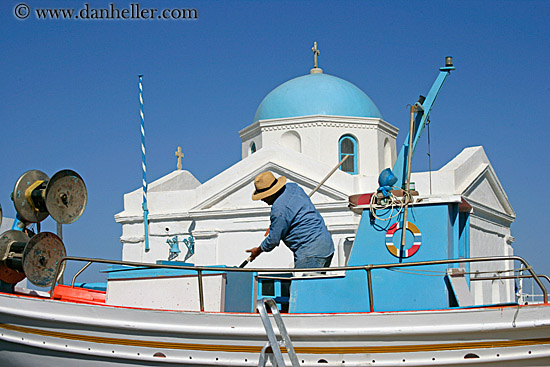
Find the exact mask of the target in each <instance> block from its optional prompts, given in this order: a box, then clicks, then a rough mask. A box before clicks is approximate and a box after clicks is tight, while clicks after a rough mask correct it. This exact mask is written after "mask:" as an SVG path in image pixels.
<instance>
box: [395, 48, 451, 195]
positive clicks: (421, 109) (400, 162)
mask: <svg viewBox="0 0 550 367" xmlns="http://www.w3.org/2000/svg"><path fill="white" fill-rule="evenodd" d="M448 59H449V58H448ZM452 70H455V68H454V67H453V66H452V58H451V59H450V64H448V65H447V66H445V67H442V68H439V75H438V76H437V78H436V79H435V81H434V83H433V85H432V87H431V88H430V91H429V92H428V95H427V96H426V99H425V100H424V102H422V103H419V102H417V103H416V106H417V107H418V113H417V114H416V118H415V121H414V127H413V131H409V134H413V135H414V139H413V145H412V149H409V134H407V137H406V138H405V142H404V143H403V146H402V147H401V150H400V151H399V155H398V156H397V160H396V161H395V164H394V166H393V173H394V174H395V175H396V176H397V183H396V186H397V187H399V188H404V187H403V185H404V184H405V179H406V177H407V157H408V154H409V150H410V151H411V154H414V151H415V149H416V145H417V143H418V140H419V139H420V135H422V131H423V130H424V126H426V122H427V121H428V118H429V116H430V112H431V110H432V107H433V105H434V103H435V99H436V98H437V95H438V94H439V91H440V90H441V87H442V86H443V83H445V79H447V76H448V75H449V74H450V73H451V71H452Z"/></svg>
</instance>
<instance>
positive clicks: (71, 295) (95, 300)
mask: <svg viewBox="0 0 550 367" xmlns="http://www.w3.org/2000/svg"><path fill="white" fill-rule="evenodd" d="M453 69H454V67H453V66H452V60H447V63H446V66H445V67H443V68H440V74H439V76H438V78H437V79H436V82H435V83H434V85H433V86H432V88H431V90H430V92H429V93H428V94H427V96H426V98H421V99H420V100H419V101H418V102H417V103H415V104H414V105H413V106H412V107H411V112H410V124H411V128H410V132H409V137H408V139H407V140H406V142H405V144H404V146H403V148H402V150H401V153H400V155H399V157H398V159H397V161H396V164H395V165H394V166H393V169H392V170H389V169H387V170H384V171H382V172H381V174H380V177H379V180H378V182H379V185H380V187H379V189H378V190H376V192H371V193H365V194H359V195H353V196H350V198H349V209H350V210H352V211H354V212H356V213H360V215H361V220H360V223H359V225H358V228H357V231H356V236H355V240H354V241H353V246H352V247H351V249H350V253H349V256H348V258H347V264H345V266H335V267H330V268H320V269H294V268H252V267H244V265H245V264H244V263H243V267H236V266H228V265H227V264H224V265H215V266H198V265H195V264H192V263H186V262H178V261H160V260H159V261H157V262H156V263H145V262H135V261H114V260H105V259H98V258H84V257H72V256H66V250H65V245H64V244H63V241H62V240H61V239H60V238H59V237H58V236H57V235H55V234H53V233H49V232H39V231H38V233H36V234H35V233H31V232H29V230H28V226H27V224H28V223H39V222H40V221H41V220H43V219H44V218H45V217H47V216H48V215H51V216H52V218H54V219H55V220H56V221H57V222H58V223H62V224H70V223H72V222H74V221H75V220H77V219H78V218H79V217H80V215H82V213H83V211H84V207H85V204H86V198H87V194H86V188H85V185H84V183H83V180H82V178H81V177H80V176H79V175H78V174H77V173H76V172H74V171H70V170H63V171H60V172H58V173H56V174H55V175H54V176H53V177H52V178H49V177H48V176H47V175H45V174H44V173H42V172H40V171H29V172H27V173H25V174H23V175H22V176H21V177H20V178H19V180H18V181H17V183H16V185H15V188H14V192H13V195H12V198H13V201H14V204H15V207H16V210H17V212H18V219H17V220H16V223H15V224H14V226H13V229H12V230H9V231H6V232H4V233H3V234H2V235H1V236H0V279H1V281H2V283H1V285H2V292H1V293H0V364H1V365H2V366H18V367H30V366H43V365H55V366H60V367H68V366H71V367H72V366H82V367H87V366H90V367H97V366H117V367H125V366H128V367H129V366H267V365H271V366H548V365H550V304H548V295H547V291H546V288H545V285H544V284H545V283H543V282H547V281H548V277H546V276H543V275H538V274H537V273H536V272H535V271H534V270H533V269H532V268H531V267H530V266H529V264H528V263H527V262H526V261H525V260H524V259H523V258H521V257H518V256H485V257H470V253H469V248H470V235H469V233H470V225H471V224H470V213H471V210H472V206H471V205H470V203H469V202H468V200H467V199H466V198H465V197H464V196H461V195H444V196H442V195H430V194H428V193H423V192H417V191H415V188H414V187H412V185H411V178H410V176H411V173H410V172H411V168H410V167H411V160H412V156H413V152H414V148H415V145H416V142H417V141H418V138H419V137H420V135H421V133H422V130H423V128H424V125H425V123H426V121H427V118H428V116H429V113H430V110H431V108H432V106H433V104H434V102H435V99H436V97H437V94H438V93H439V90H440V88H441V86H442V84H443V82H444V80H445V78H446V76H447V75H448V74H449V73H450V71H451V70H453ZM69 262H71V263H77V264H80V265H81V268H80V270H79V271H77V272H76V273H75V274H74V276H72V278H70V280H69V277H68V275H67V274H65V275H64V272H65V269H66V268H67V267H66V264H67V263H69ZM91 264H102V265H104V266H105V268H104V272H105V274H106V277H107V282H106V283H105V284H86V283H82V282H77V281H78V280H79V276H80V274H81V273H82V272H83V271H84V270H85V269H87V268H88V267H89V266H90V265H91ZM480 264H485V265H486V266H485V267H480ZM480 268H490V269H491V272H490V273H491V274H492V276H487V274H486V273H484V272H482V271H479V269H480ZM495 274H497V276H496V277H495ZM63 275H64V277H63ZM25 278H27V279H28V280H29V281H31V282H32V283H33V284H35V285H38V286H42V287H46V289H48V291H36V290H30V289H27V288H23V287H19V286H17V285H16V284H17V283H18V282H19V281H21V280H23V279H25ZM62 278H64V279H65V280H66V282H64V283H63V282H62V281H61V279H62ZM526 278H529V279H531V280H532V281H533V282H534V284H536V286H537V287H538V288H539V289H540V294H541V297H542V301H541V302H536V303H533V302H530V303H526V302H525V299H524V298H522V297H521V293H520V292H516V288H517V287H519V286H521V285H522V282H523V281H524V279H526ZM495 280H498V281H499V282H500V283H501V284H503V285H504V286H505V289H507V292H505V294H504V295H502V297H499V298H498V299H495V300H494V301H493V302H487V299H486V297H478V296H476V294H475V291H474V289H475V287H474V283H489V284H490V283H492V282H494V281H495Z"/></svg>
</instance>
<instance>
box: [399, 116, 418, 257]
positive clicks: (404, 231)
mask: <svg viewBox="0 0 550 367" xmlns="http://www.w3.org/2000/svg"><path fill="white" fill-rule="evenodd" d="M414 112H415V105H412V106H411V126H410V132H409V148H408V149H407V181H406V182H405V193H406V195H403V199H405V209H404V210H403V227H402V228H401V248H400V250H399V258H400V259H401V257H402V256H401V255H402V252H403V249H404V248H405V238H406V236H407V208H408V206H409V197H410V195H408V194H409V188H410V184H411V163H412V149H411V148H412V143H413V133H414V131H413V130H414Z"/></svg>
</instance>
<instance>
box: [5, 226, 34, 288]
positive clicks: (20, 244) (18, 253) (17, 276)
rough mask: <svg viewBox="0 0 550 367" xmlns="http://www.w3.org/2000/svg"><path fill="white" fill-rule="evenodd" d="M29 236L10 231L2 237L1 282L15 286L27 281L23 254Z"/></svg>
mask: <svg viewBox="0 0 550 367" xmlns="http://www.w3.org/2000/svg"><path fill="white" fill-rule="evenodd" d="M28 241H29V236H27V235H26V234H25V233H23V232H21V231H16V230H10V231H6V232H4V233H2V235H0V280H2V281H3V282H6V283H9V284H15V283H18V282H20V281H22V280H23V279H25V273H24V272H23V252H24V250H25V246H26V245H27V242H28Z"/></svg>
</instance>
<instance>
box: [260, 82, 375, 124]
mask: <svg viewBox="0 0 550 367" xmlns="http://www.w3.org/2000/svg"><path fill="white" fill-rule="evenodd" d="M311 115H331V116H357V117H373V118H382V115H381V114H380V111H379V110H378V107H376V105H375V104H374V102H373V101H372V100H371V99H370V98H369V97H368V96H367V95H366V94H365V93H364V92H363V91H362V90H361V89H359V88H357V87H356V86H355V85H353V84H352V83H350V82H348V81H345V80H343V79H340V78H338V77H335V76H332V75H327V74H308V75H304V76H301V77H298V78H294V79H291V80H289V81H287V82H286V83H283V84H281V85H280V86H278V87H277V88H275V89H273V90H272V91H271V92H269V94H268V95H267V96H265V98H264V99H263V100H262V102H261V103H260V105H259V106H258V109H257V110H256V115H255V116H254V122H256V121H258V120H269V119H275V118H285V117H298V116H311Z"/></svg>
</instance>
